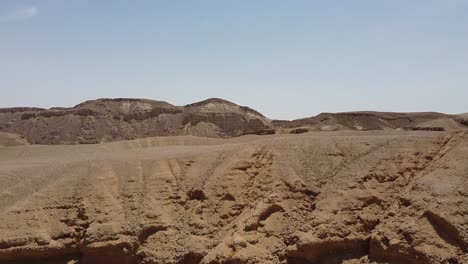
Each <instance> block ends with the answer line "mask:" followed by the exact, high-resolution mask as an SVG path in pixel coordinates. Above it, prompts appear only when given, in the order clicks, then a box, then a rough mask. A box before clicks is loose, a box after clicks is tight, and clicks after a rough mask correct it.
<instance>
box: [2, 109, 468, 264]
mask: <svg viewBox="0 0 468 264" xmlns="http://www.w3.org/2000/svg"><path fill="white" fill-rule="evenodd" d="M202 106H203V105H202ZM191 107H193V109H197V108H200V106H197V105H194V106H191ZM169 108H170V107H169ZM67 111H70V110H67ZM184 111H188V110H184ZM193 111H194V112H195V113H197V114H198V113H204V111H208V112H209V111H210V109H209V108H208V109H203V107H202V109H197V110H193ZM216 111H219V109H218V110H216ZM38 113H40V112H38ZM249 113H250V114H252V115H255V116H257V114H255V112H249ZM34 118H35V119H38V120H39V119H41V118H40V117H34ZM28 120H29V119H28ZM38 122H39V121H38ZM402 126H403V125H402ZM405 126H406V125H405ZM0 223H1V224H0V263H118V264H119V263H178V264H198V263H203V264H208V263H210V264H217V263H226V264H227V263H230V264H240V263H283V264H286V263H288V264H296V263H298V264H303V263H323V264H329V263H332V264H335V263H343V264H344V263H346V264H351V263H415V264H419V263H421V264H427V263H429V264H431V263H434V264H435V263H447V264H454V263H468V135H467V133H466V131H457V132H450V131H439V132H437V131H405V130H401V131H398V130H380V131H333V132H306V133H302V134H286V133H285V134H275V135H262V136H258V135H247V136H240V137H235V138H230V139H220V138H206V137H194V136H177V137H152V138H144V139H137V140H130V141H119V142H112V143H102V144H94V145H55V146H43V145H30V146H10V147H2V148H0Z"/></svg>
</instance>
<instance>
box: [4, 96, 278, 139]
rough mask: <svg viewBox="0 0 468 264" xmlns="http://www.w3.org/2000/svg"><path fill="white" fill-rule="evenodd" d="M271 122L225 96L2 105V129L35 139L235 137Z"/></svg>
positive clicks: (262, 127)
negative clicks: (177, 101)
mask: <svg viewBox="0 0 468 264" xmlns="http://www.w3.org/2000/svg"><path fill="white" fill-rule="evenodd" d="M268 127H269V120H268V119H267V118H265V117H264V116H263V115H261V114H260V113H258V112H256V111H254V110H251V109H250V108H247V107H241V106H238V105H236V104H234V103H231V102H229V101H226V100H222V99H216V98H213V99H208V100H205V101H202V102H199V103H196V104H191V105H187V106H174V105H171V104H169V103H166V102H161V101H154V100H146V99H98V100H92V101H86V102H84V103H81V104H78V105H76V106H75V107H72V108H52V109H38V108H4V109H0V132H11V133H17V134H20V135H22V136H23V137H25V138H26V139H27V140H28V141H29V142H30V143H33V144H76V143H99V142H106V141H115V140H123V139H134V138H142V137H150V136H174V135H187V134H189V135H196V136H210V137H232V136H240V135H243V134H249V133H256V132H257V131H261V130H263V129H266V128H268Z"/></svg>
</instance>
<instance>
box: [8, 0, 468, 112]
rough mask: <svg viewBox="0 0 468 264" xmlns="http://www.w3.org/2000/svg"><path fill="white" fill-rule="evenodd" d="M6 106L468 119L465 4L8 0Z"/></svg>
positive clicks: (455, 0) (443, 0)
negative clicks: (229, 108) (107, 104)
mask: <svg viewBox="0 0 468 264" xmlns="http://www.w3.org/2000/svg"><path fill="white" fill-rule="evenodd" d="M0 92H1V96H0V107H9V106H39V107H51V106H72V105H75V104H77V103H79V102H81V101H84V100H88V99H94V98H99V97H139V98H150V99H155V100H164V101H168V102H170V103H173V104H176V105H184V104H187V103H192V102H195V101H199V100H203V99H206V98H209V97H222V98H225V99H228V100H231V101H233V102H236V103H238V104H242V105H248V106H250V107H253V108H255V109H257V110H259V111H260V112H262V113H264V114H265V115H267V116H268V117H271V118H278V119H292V118H300V117H306V116H311V115H315V114H318V113H320V112H339V111H354V110H378V111H429V110H432V111H440V112H446V113H460V112H467V111H468V0H467V1H465V0H440V1H434V0H432V1H431V0H427V1H420V0H411V1H408V0H387V1H376V0H355V1H344V0H341V1H325V0H323V1H312V0H304V1H294V0H291V1H289V0H288V1H284V0H281V1H279V0H261V1H260V0H236V1H228V0H211V1H208V0H186V1H178V0H164V1H163V0H161V1H157V0H151V1H150V0H147V1H144V0H140V1H128V0H120V1H119V0H113V1H110V0H109V1H96V0H80V1H77V0H70V1H63V0H35V1H34V0H30V1H24V0H0Z"/></svg>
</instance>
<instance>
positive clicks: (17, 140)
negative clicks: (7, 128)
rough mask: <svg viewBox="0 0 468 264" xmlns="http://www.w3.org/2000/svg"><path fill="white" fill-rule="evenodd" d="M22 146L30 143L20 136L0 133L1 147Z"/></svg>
mask: <svg viewBox="0 0 468 264" xmlns="http://www.w3.org/2000/svg"><path fill="white" fill-rule="evenodd" d="M22 145H28V142H27V141H26V140H25V139H24V138H21V137H20V136H19V135H17V134H12V133H1V132H0V146H5V147H8V146H22Z"/></svg>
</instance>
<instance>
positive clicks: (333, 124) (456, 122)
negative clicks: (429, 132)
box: [273, 111, 465, 131]
mask: <svg viewBox="0 0 468 264" xmlns="http://www.w3.org/2000/svg"><path fill="white" fill-rule="evenodd" d="M461 120H462V119H461V118H458V117H457V116H454V115H447V114H442V113H437V112H413V113H398V112H397V113H394V112H375V111H360V112H341V113H320V114H319V115H316V116H313V117H308V118H302V119H296V120H292V121H284V120H274V121H273V124H274V125H275V126H277V127H283V128H297V127H308V128H309V129H310V130H386V129H406V128H419V127H421V128H431V127H432V128H434V127H437V128H438V129H440V128H442V130H447V131H453V130H463V129H465V127H464V126H463V124H462V122H461Z"/></svg>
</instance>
